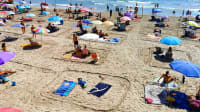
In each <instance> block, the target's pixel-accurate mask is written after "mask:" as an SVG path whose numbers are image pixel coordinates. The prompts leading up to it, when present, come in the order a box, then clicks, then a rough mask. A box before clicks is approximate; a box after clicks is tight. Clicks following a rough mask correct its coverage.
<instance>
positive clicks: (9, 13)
mask: <svg viewBox="0 0 200 112" xmlns="http://www.w3.org/2000/svg"><path fill="white" fill-rule="evenodd" d="M6 14H8V15H11V14H15V13H14V12H13V11H8V12H7V13H6Z"/></svg>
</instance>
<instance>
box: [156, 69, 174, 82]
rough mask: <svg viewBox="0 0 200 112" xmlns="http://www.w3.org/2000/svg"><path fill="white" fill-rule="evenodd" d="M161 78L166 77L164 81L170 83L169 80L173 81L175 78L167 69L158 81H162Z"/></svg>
mask: <svg viewBox="0 0 200 112" xmlns="http://www.w3.org/2000/svg"><path fill="white" fill-rule="evenodd" d="M161 78H164V81H163V83H164V84H168V83H169V82H171V81H173V80H174V79H175V78H174V77H172V76H170V75H169V71H166V73H165V74H163V75H162V76H161V77H160V78H159V79H158V82H159V81H160V79H161Z"/></svg>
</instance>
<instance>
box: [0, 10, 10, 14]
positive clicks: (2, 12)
mask: <svg viewBox="0 0 200 112" xmlns="http://www.w3.org/2000/svg"><path fill="white" fill-rule="evenodd" d="M7 12H8V11H0V13H1V14H5V13H7Z"/></svg>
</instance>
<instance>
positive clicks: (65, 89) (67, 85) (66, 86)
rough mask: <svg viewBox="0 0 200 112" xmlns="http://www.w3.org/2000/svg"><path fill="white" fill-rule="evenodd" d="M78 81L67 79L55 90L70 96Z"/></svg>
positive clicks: (61, 94) (58, 93) (56, 92)
mask: <svg viewBox="0 0 200 112" xmlns="http://www.w3.org/2000/svg"><path fill="white" fill-rule="evenodd" d="M75 86H76V82H74V81H67V80H65V81H64V82H63V83H62V85H61V86H60V87H59V88H58V89H57V90H56V91H55V92H54V94H56V95H60V96H68V95H69V93H70V92H71V91H72V89H73V88H75Z"/></svg>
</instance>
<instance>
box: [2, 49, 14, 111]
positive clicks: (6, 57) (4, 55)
mask: <svg viewBox="0 0 200 112" xmlns="http://www.w3.org/2000/svg"><path fill="white" fill-rule="evenodd" d="M14 57H15V53H14V52H0V65H3V64H5V63H6V62H8V61H10V60H11V59H12V58H14ZM0 112H1V111H0Z"/></svg>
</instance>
